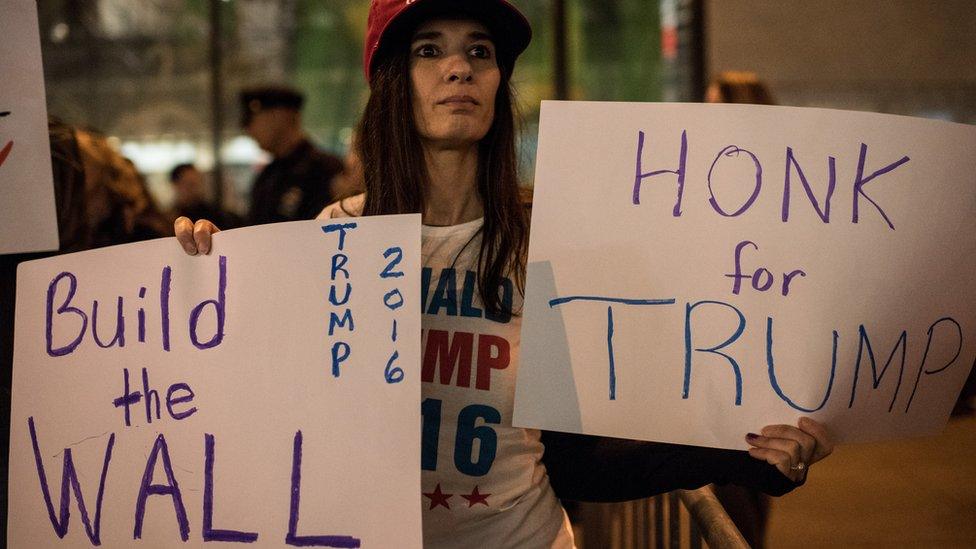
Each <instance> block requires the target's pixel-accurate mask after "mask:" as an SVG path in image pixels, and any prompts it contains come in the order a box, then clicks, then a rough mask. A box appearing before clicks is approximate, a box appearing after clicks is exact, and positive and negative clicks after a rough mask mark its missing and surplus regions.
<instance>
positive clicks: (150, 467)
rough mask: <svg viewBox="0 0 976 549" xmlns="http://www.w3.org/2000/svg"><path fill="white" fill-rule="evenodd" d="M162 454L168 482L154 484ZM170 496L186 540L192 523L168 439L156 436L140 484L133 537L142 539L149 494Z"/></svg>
mask: <svg viewBox="0 0 976 549" xmlns="http://www.w3.org/2000/svg"><path fill="white" fill-rule="evenodd" d="M160 456H162V458H163V471H164V472H165V473H166V481H167V484H153V483H152V478H153V472H154V471H155V469H156V460H157V459H158V458H159V457H160ZM156 495H159V496H170V497H171V498H172V499H173V509H174V510H175V511H176V522H177V524H178V525H179V528H180V539H182V540H183V541H186V540H187V539H189V536H190V523H189V521H188V520H187V518H186V507H184V506H183V495H182V493H181V492H180V485H179V484H178V483H177V482H176V477H175V476H174V475H173V464H172V463H171V462H170V459H169V448H168V447H167V446H166V439H165V438H164V437H163V435H159V436H158V437H156V442H155V444H153V447H152V451H151V452H150V453H149V459H147V460H146V471H145V473H143V475H142V483H141V484H140V485H139V496H138V497H137V498H136V520H135V528H134V529H133V531H132V539H142V521H143V519H144V518H145V515H146V499H147V498H148V497H149V496H156Z"/></svg>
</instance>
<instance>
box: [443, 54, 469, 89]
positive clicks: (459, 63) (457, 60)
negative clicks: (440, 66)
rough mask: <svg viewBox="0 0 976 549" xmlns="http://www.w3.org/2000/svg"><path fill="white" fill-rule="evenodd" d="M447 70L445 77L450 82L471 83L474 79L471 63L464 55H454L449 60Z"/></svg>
mask: <svg viewBox="0 0 976 549" xmlns="http://www.w3.org/2000/svg"><path fill="white" fill-rule="evenodd" d="M446 61H447V69H446V71H445V76H446V78H447V81H448V82H458V81H461V82H470V81H471V79H472V78H473V76H474V75H473V71H472V69H471V62H470V61H468V59H467V57H466V56H463V55H452V56H451V57H449V58H447V60H446Z"/></svg>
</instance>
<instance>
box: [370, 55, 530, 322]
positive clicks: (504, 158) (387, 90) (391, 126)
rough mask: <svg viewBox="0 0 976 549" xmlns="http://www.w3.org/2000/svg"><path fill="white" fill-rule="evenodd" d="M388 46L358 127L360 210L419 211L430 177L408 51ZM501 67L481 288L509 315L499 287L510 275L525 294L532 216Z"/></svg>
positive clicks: (489, 155) (483, 148) (488, 304)
mask: <svg viewBox="0 0 976 549" xmlns="http://www.w3.org/2000/svg"><path fill="white" fill-rule="evenodd" d="M387 51H389V53H388V54H387V55H385V56H384V58H382V59H378V60H377V63H376V65H374V67H375V70H374V72H373V74H372V76H371V79H370V88H371V90H370V96H369V101H368V102H367V104H366V109H365V111H364V112H363V118H362V120H361V122H360V125H359V140H358V142H357V144H358V146H359V147H360V155H361V158H362V161H363V167H364V178H365V183H366V202H365V204H364V207H363V214H364V215H380V214H400V213H422V212H423V210H424V204H425V201H426V200H427V197H426V184H427V181H428V179H429V175H428V172H427V164H426V162H425V160H424V152H423V148H422V145H421V140H420V134H419V133H418V132H417V126H416V122H415V120H414V116H413V102H412V93H413V92H412V86H411V83H410V70H409V55H408V52H409V50H408V47H407V46H406V45H402V47H399V48H388V49H387ZM499 68H500V71H501V81H500V83H499V85H498V92H497V93H496V94H495V118H494V120H493V121H492V125H491V128H490V129H489V130H488V133H487V134H486V135H485V137H484V138H482V139H481V141H480V142H479V143H478V174H477V181H478V193H479V195H480V197H481V201H482V204H483V205H484V217H485V220H484V225H483V226H482V229H481V231H482V234H481V250H480V252H479V255H478V286H479V288H480V295H481V301H482V303H483V304H484V306H485V309H486V310H487V311H489V312H491V313H512V312H513V311H503V310H502V309H503V307H504V305H503V303H502V296H501V295H500V293H499V288H500V286H501V284H502V279H503V278H504V277H506V276H509V277H511V278H512V279H513V281H514V283H515V285H516V287H517V288H518V291H519V292H520V293H522V292H523V291H524V289H525V259H526V249H527V247H528V219H527V216H526V213H525V211H524V210H523V208H522V206H521V202H520V199H519V186H518V161H517V157H516V153H515V148H516V143H515V141H516V138H515V129H516V122H515V120H516V113H515V105H514V102H513V100H512V97H513V90H512V89H511V84H510V77H511V68H510V67H506V66H501V65H500V66H499Z"/></svg>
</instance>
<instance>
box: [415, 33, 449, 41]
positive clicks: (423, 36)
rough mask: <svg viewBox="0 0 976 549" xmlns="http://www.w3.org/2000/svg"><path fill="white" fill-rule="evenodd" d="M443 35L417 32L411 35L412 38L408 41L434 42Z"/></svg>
mask: <svg viewBox="0 0 976 549" xmlns="http://www.w3.org/2000/svg"><path fill="white" fill-rule="evenodd" d="M443 35H444V33H442V32H437V31H427V32H418V33H417V34H415V35H413V38H412V39H411V40H410V41H411V42H416V41H418V40H435V39H437V38H440V37H441V36H443Z"/></svg>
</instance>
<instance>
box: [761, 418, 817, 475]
mask: <svg viewBox="0 0 976 549" xmlns="http://www.w3.org/2000/svg"><path fill="white" fill-rule="evenodd" d="M760 433H761V434H755V433H749V434H747V435H746V442H748V443H749V444H750V445H751V446H752V448H750V449H749V455H751V456H752V457H754V458H756V459H760V460H763V461H765V462H767V463H769V464H770V465H773V466H775V467H776V469H777V470H779V472H780V473H782V474H783V475H784V476H786V477H787V478H789V479H790V480H792V481H793V482H801V481H802V480H803V479H805V478H806V473H807V469H808V468H809V467H810V466H811V465H813V464H814V463H816V462H818V461H820V460H822V459H823V458H825V457H827V456H829V455H830V454H831V453H832V452H833V449H834V445H833V441H832V439H831V437H830V435H829V434H828V433H827V430H826V429H825V428H824V426H823V425H822V424H820V423H818V422H817V421H815V420H813V419H810V418H807V417H804V418H800V421H799V422H798V423H797V426H796V427H793V426H792V425H769V426H767V427H764V428H763V429H762V431H761V432H760Z"/></svg>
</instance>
